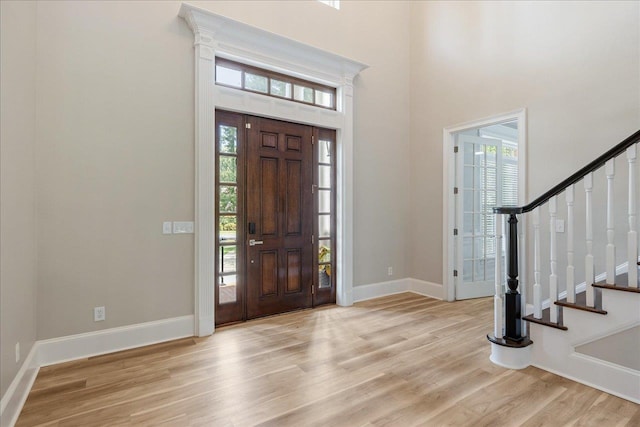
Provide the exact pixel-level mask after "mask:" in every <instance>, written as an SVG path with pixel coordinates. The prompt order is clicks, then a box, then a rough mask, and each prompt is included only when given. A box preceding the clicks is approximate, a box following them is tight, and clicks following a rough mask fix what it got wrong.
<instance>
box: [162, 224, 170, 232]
mask: <svg viewBox="0 0 640 427" xmlns="http://www.w3.org/2000/svg"><path fill="white" fill-rule="evenodd" d="M162 234H171V221H165V222H163V223H162Z"/></svg>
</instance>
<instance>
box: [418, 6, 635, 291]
mask: <svg viewBox="0 0 640 427" xmlns="http://www.w3.org/2000/svg"><path fill="white" fill-rule="evenodd" d="M639 7H640V3H638V2H414V3H412V4H411V18H412V24H411V29H412V36H411V42H412V44H411V87H412V92H411V150H410V158H409V162H410V163H409V164H410V170H411V180H410V182H411V202H410V209H409V212H410V220H409V222H410V224H411V225H412V230H413V231H412V233H410V234H409V242H408V252H409V253H410V254H411V255H412V256H411V269H410V271H411V274H412V276H413V277H415V278H418V279H423V280H428V281H432V282H436V283H442V259H443V257H442V223H443V222H442V145H443V141H442V139H443V138H442V129H443V128H445V127H450V126H453V125H456V124H460V123H465V122H469V121H473V120H479V119H482V118H485V117H489V116H494V115H497V114H500V113H507V112H510V111H513V110H516V109H519V108H522V107H526V108H527V115H528V122H527V125H528V132H527V134H528V153H527V154H528V174H527V175H528V176H527V181H528V188H527V200H533V199H534V198H535V197H537V196H538V195H540V194H542V193H543V192H544V191H546V190H547V189H549V188H551V187H552V186H553V185H554V184H556V183H558V182H560V181H561V180H562V179H564V178H566V177H567V176H569V175H570V174H571V173H573V172H575V171H576V170H578V169H579V168H580V167H581V166H583V165H585V164H587V163H588V162H589V161H591V160H593V159H594V158H595V157H596V156H598V155H599V154H601V153H603V152H605V151H606V150H607V149H608V148H610V147H611V146H613V145H614V144H616V143H618V142H620V141H622V140H623V139H624V138H625V137H627V136H629V135H630V134H632V133H633V132H634V131H636V130H638V127H639V124H640V65H639V61H640V33H639V31H640V25H639V24H640V13H639ZM598 185H599V184H598ZM621 197H622V196H621ZM617 200H618V201H621V200H623V199H622V198H618V199H617ZM560 201H561V203H564V197H562V198H561V199H560ZM599 209H602V205H600V206H599ZM599 215H600V217H602V215H603V214H602V211H601V213H600V214H599ZM544 218H547V217H544ZM565 218H566V216H565ZM618 218H620V221H621V222H620V221H619V222H618V224H619V226H618V227H619V228H620V229H622V228H623V227H625V224H626V223H625V222H624V217H623V216H619V217H618ZM545 221H546V219H545ZM598 223H599V224H601V223H602V221H601V219H598ZM577 227H580V228H577V229H578V230H580V231H581V230H583V229H584V225H581V226H577ZM601 235H602V234H599V236H601ZM621 243H622V242H621ZM583 246H584V243H582V245H581V247H583ZM546 257H547V258H546V259H548V255H547V256H546ZM543 259H545V258H543Z"/></svg>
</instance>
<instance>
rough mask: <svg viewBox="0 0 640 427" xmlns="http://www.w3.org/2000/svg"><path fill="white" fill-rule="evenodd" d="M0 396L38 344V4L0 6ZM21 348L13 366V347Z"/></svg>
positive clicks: (0, 3)
mask: <svg viewBox="0 0 640 427" xmlns="http://www.w3.org/2000/svg"><path fill="white" fill-rule="evenodd" d="M0 15H1V19H2V23H1V24H0V31H1V32H0V42H1V46H0V56H1V68H2V72H1V73H0V75H1V77H0V78H1V81H0V87H1V88H2V98H1V101H0V122H1V123H2V126H1V127H0V200H2V203H1V204H0V324H1V325H2V326H1V328H2V329H1V331H0V349H1V350H0V352H1V358H0V366H2V378H1V380H0V395H1V396H4V394H5V392H6V391H7V388H8V387H9V385H10V384H11V381H13V378H14V377H15V375H16V373H17V372H18V370H19V369H20V366H21V365H22V363H23V362H24V360H25V358H26V356H27V354H28V353H29V351H30V350H31V347H32V346H33V343H34V342H35V339H36V240H35V236H36V211H35V207H36V198H35V163H34V150H35V122H36V103H35V87H36V84H35V76H36V3H35V2H26V1H25V2H9V1H2V2H0ZM16 343H20V350H21V355H20V360H19V361H18V362H16V356H15V345H16Z"/></svg>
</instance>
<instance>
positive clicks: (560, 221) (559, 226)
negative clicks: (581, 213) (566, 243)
mask: <svg viewBox="0 0 640 427" xmlns="http://www.w3.org/2000/svg"><path fill="white" fill-rule="evenodd" d="M556 232H557V233H564V219H556Z"/></svg>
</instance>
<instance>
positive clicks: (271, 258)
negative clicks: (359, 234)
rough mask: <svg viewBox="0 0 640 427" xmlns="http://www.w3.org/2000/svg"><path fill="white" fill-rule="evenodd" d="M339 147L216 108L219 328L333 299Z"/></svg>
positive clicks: (309, 132)
mask: <svg viewBox="0 0 640 427" xmlns="http://www.w3.org/2000/svg"><path fill="white" fill-rule="evenodd" d="M335 141H336V132H335V131H334V130H330V129H322V128H317V127H313V126H309V125H301V124H295V123H289V122H284V121H280V120H273V119H267V118H261V117H256V116H250V115H243V114H238V113H231V112H226V111H216V151H215V154H216V170H217V174H216V195H217V200H218V206H217V210H216V220H215V221H216V224H217V226H216V227H215V230H216V239H215V241H216V254H217V256H216V261H215V266H216V269H215V272H216V273H215V277H216V288H215V292H214V299H215V304H216V308H215V323H216V325H220V324H225V323H230V322H237V321H241V320H247V319H252V318H256V317H262V316H267V315H271V314H276V313H283V312H287V311H293V310H298V309H303V308H308V307H315V306H317V305H320V304H327V303H335V302H336V279H335V277H336V275H335V271H336V268H335V264H336V262H335V259H336V258H335V252H336V251H335V248H336V238H335V229H336V215H335V211H336V191H335V189H336V168H335V160H334V159H335V158H336V154H335Z"/></svg>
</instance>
